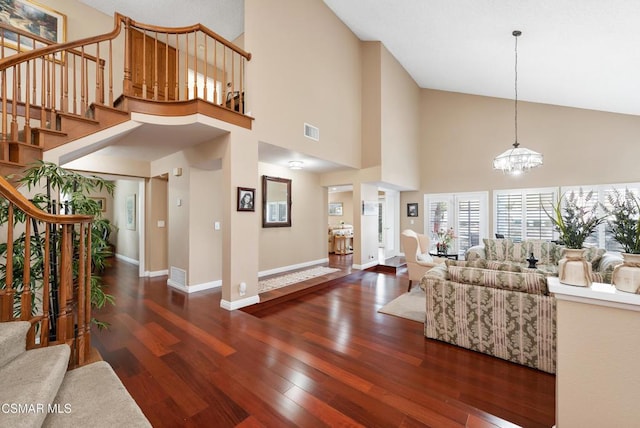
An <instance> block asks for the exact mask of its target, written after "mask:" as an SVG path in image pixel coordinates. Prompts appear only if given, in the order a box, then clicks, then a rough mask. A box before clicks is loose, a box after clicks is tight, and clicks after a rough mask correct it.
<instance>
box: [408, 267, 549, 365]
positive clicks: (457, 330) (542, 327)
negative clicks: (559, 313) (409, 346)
mask: <svg viewBox="0 0 640 428" xmlns="http://www.w3.org/2000/svg"><path fill="white" fill-rule="evenodd" d="M473 263H476V262H465V261H460V262H456V261H451V260H447V262H446V263H445V264H443V265H438V266H435V267H433V268H432V269H430V270H429V271H428V272H427V273H426V274H425V275H424V276H423V278H422V279H421V282H420V285H421V286H422V287H423V288H424V289H425V292H426V296H427V303H426V318H425V326H424V334H425V336H426V337H428V338H431V339H437V340H441V341H444V342H447V343H451V344H454V345H457V346H461V347H464V348H467V349H471V350H474V351H478V352H482V353H485V354H489V355H492V356H495V357H499V358H502V359H505V360H508V361H512V362H514V363H518V364H523V365H525V366H529V367H532V368H535V369H538V370H542V371H545V372H548V373H555V370H556V304H555V298H554V297H552V296H550V295H549V292H548V289H547V281H546V277H545V275H543V274H542V273H540V272H510V271H500V270H494V269H483V268H478V267H470V266H467V265H468V264H473Z"/></svg>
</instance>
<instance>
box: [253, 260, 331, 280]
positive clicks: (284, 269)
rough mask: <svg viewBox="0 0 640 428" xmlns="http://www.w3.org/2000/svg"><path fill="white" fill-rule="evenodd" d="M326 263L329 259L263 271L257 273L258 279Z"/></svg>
mask: <svg viewBox="0 0 640 428" xmlns="http://www.w3.org/2000/svg"><path fill="white" fill-rule="evenodd" d="M328 262H329V258H328V257H327V258H326V259H318V260H313V261H310V262H304V263H298V264H296V265H289V266H283V267H279V268H275V269H269V270H263V271H262V272H258V278H262V277H263V276H267V275H275V274H277V273H282V272H288V271H290V270H296V269H301V268H305V267H308V266H313V265H319V264H322V263H328Z"/></svg>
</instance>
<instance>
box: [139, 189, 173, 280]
mask: <svg viewBox="0 0 640 428" xmlns="http://www.w3.org/2000/svg"><path fill="white" fill-rule="evenodd" d="M168 184H169V180H168V178H167V179H163V178H159V177H153V178H151V179H149V180H147V187H146V189H147V190H146V192H145V196H146V199H147V208H146V224H145V227H146V240H147V246H146V252H145V255H146V269H147V270H148V271H149V272H160V271H164V270H167V269H168V268H169V266H168V256H167V251H168V241H167V229H168V225H169V222H168V217H167V209H168V200H167V194H168ZM159 222H164V226H162V225H160V224H158V223H159Z"/></svg>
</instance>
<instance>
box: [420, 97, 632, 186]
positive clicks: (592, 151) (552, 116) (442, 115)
mask: <svg viewBox="0 0 640 428" xmlns="http://www.w3.org/2000/svg"><path fill="white" fill-rule="evenodd" d="M518 106H519V107H518V136H519V141H520V144H521V145H522V146H524V147H527V148H530V149H532V150H536V151H538V152H541V153H542V154H543V155H544V165H543V166H542V167H541V168H537V169H534V170H532V171H530V172H528V173H527V174H525V175H523V176H519V177H512V176H507V175H503V174H502V173H500V172H497V171H494V170H493V169H492V161H493V158H494V157H495V156H496V155H498V154H499V153H502V152H503V151H505V150H506V149H507V148H509V147H510V145H511V144H513V141H514V129H513V127H514V122H513V114H514V112H513V101H512V100H505V99H498V98H489V97H481V96H474V95H466V94H458V93H452V92H442V91H433V90H426V89H425V90H423V91H422V105H421V117H422V139H423V142H424V143H423V145H422V153H421V165H422V168H421V169H422V183H421V190H422V191H423V192H425V193H441V192H466V191H476V190H488V189H511V188H529V187H548V186H558V185H581V184H595V183H617V182H628V181H638V180H639V179H640V173H638V172H637V159H638V155H639V154H640V146H638V145H637V144H636V143H635V141H636V138H637V135H639V134H640V118H639V117H636V116H629V115H622V114H614V113H605V112H599V111H594V110H581V109H575V108H568V107H559V106H552V105H547V104H534V103H526V102H520V103H518ZM619 153H624V155H623V156H618V155H617V154H619Z"/></svg>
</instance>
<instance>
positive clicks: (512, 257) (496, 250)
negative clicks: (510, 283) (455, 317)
mask: <svg viewBox="0 0 640 428" xmlns="http://www.w3.org/2000/svg"><path fill="white" fill-rule="evenodd" d="M483 242H484V247H482V246H475V247H471V248H469V249H468V250H467V252H466V254H465V259H466V261H467V262H469V261H472V262H474V263H476V264H477V265H476V266H475V267H484V266H481V261H482V260H484V261H485V262H486V268H487V269H495V270H504V271H511V272H523V273H535V272H538V273H542V274H545V275H547V276H549V275H551V276H557V275H558V261H559V260H560V259H561V258H562V256H563V253H564V249H565V247H564V246H562V245H557V244H555V243H553V242H550V241H544V240H538V239H526V240H524V241H522V242H513V241H512V240H511V239H493V238H491V239H484V240H483ZM531 253H533V255H534V257H535V258H536V259H538V262H537V264H536V266H537V268H536V269H530V268H529V267H528V266H529V263H528V262H527V261H526V260H527V259H528V258H529V256H530V255H531ZM585 258H586V260H587V261H588V262H590V263H591V266H592V268H593V273H594V276H593V281H594V282H605V283H611V276H612V275H613V269H614V268H615V266H616V265H618V264H620V263H622V258H620V257H618V256H615V255H611V254H608V253H607V252H606V250H605V249H603V248H595V247H592V248H587V249H586V251H585Z"/></svg>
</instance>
